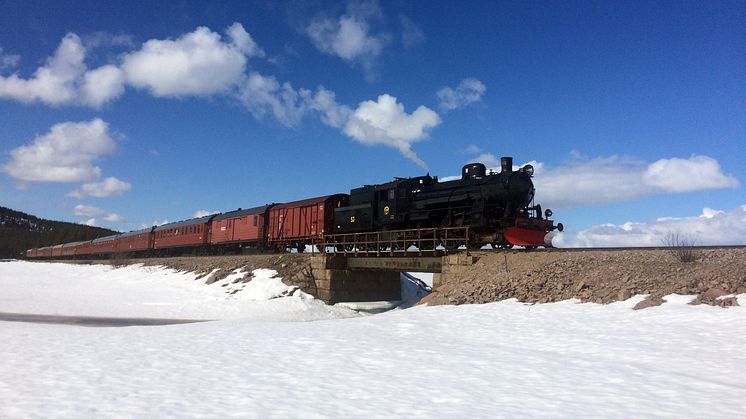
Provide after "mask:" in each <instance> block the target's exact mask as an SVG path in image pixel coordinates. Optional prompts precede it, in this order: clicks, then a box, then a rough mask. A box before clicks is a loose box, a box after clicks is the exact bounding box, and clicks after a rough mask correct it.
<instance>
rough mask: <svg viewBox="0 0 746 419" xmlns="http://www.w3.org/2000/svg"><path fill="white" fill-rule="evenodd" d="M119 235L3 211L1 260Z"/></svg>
mask: <svg viewBox="0 0 746 419" xmlns="http://www.w3.org/2000/svg"><path fill="white" fill-rule="evenodd" d="M116 233H117V232H116V231H113V230H108V229H105V228H100V227H89V226H86V225H81V224H73V223H65V222H62V221H51V220H44V219H41V218H38V217H35V216H33V215H29V214H26V213H23V212H20V211H14V210H12V209H10V208H5V207H0V258H17V257H19V256H20V254H21V253H22V252H25V251H26V250H27V249H31V248H33V247H44V246H50V245H55V244H61V243H69V242H75V241H84V240H91V239H95V238H97V237H104V236H110V235H112V234H116Z"/></svg>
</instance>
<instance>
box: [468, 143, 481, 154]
mask: <svg viewBox="0 0 746 419" xmlns="http://www.w3.org/2000/svg"><path fill="white" fill-rule="evenodd" d="M464 151H466V152H467V153H469V154H479V153H481V152H482V149H481V148H479V146H477V145H474V144H470V145H469V146H468V147H466V149H464Z"/></svg>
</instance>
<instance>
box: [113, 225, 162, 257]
mask: <svg viewBox="0 0 746 419" xmlns="http://www.w3.org/2000/svg"><path fill="white" fill-rule="evenodd" d="M153 230H155V227H150V228H145V229H142V230H135V231H130V232H127V233H122V234H120V235H119V236H117V239H116V241H117V245H116V252H117V253H128V252H132V253H135V252H142V251H147V250H150V249H152V248H153V241H154V239H153V237H154V233H153Z"/></svg>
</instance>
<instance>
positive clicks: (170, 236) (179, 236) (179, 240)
mask: <svg viewBox="0 0 746 419" xmlns="http://www.w3.org/2000/svg"><path fill="white" fill-rule="evenodd" d="M213 218H215V216H214V215H208V216H206V217H200V218H193V219H191V220H185V221H179V222H176V223H171V224H164V225H162V226H158V227H156V228H154V229H153V235H154V238H153V248H154V249H167V248H172V247H181V248H184V247H195V248H196V247H201V246H205V245H207V244H208V243H210V224H211V222H212V219H213Z"/></svg>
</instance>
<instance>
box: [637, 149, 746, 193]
mask: <svg viewBox="0 0 746 419" xmlns="http://www.w3.org/2000/svg"><path fill="white" fill-rule="evenodd" d="M643 180H644V182H645V183H646V184H648V185H650V186H652V187H656V188H658V189H660V190H664V191H667V192H690V191H698V190H703V189H720V188H735V187H738V185H739V182H738V180H737V179H736V178H735V177H733V176H731V175H725V174H724V173H723V172H722V169H721V168H720V164H719V163H718V162H717V160H715V159H713V158H711V157H707V156H696V155H693V156H691V157H690V158H688V159H680V158H672V159H661V160H658V161H656V162H655V163H653V164H651V165H649V166H648V167H647V170H645V173H644V174H643Z"/></svg>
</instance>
